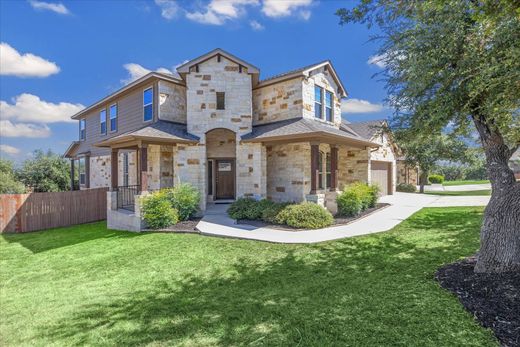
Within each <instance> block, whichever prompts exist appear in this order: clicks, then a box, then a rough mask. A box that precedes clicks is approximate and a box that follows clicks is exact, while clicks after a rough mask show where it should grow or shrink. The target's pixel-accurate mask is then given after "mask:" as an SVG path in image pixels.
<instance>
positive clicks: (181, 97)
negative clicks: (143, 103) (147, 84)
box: [158, 81, 187, 124]
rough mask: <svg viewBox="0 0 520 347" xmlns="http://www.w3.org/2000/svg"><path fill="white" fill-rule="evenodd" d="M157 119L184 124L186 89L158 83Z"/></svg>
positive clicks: (172, 84) (175, 85)
mask: <svg viewBox="0 0 520 347" xmlns="http://www.w3.org/2000/svg"><path fill="white" fill-rule="evenodd" d="M158 89H159V119H161V120H167V121H171V122H177V123H183V124H186V121H187V117H186V87H183V86H180V85H178V84H174V83H171V82H167V81H159V88H158Z"/></svg>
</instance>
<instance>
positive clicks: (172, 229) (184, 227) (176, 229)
mask: <svg viewBox="0 0 520 347" xmlns="http://www.w3.org/2000/svg"><path fill="white" fill-rule="evenodd" d="M200 220H201V218H192V219H189V220H184V221H180V222H179V223H177V224H175V225H170V226H169V227H167V228H164V229H157V230H145V231H151V232H156V233H157V232H159V233H198V230H197V229H195V227H196V226H197V224H198V223H199V222H200Z"/></svg>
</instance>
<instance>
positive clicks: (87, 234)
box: [2, 222, 142, 253]
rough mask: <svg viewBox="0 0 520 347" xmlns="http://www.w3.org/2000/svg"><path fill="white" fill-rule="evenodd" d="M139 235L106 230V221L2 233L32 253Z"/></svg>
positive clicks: (10, 241)
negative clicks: (33, 230) (43, 234)
mask: <svg viewBox="0 0 520 347" xmlns="http://www.w3.org/2000/svg"><path fill="white" fill-rule="evenodd" d="M101 231H102V232H101ZM42 233H45V238H43V237H41V235H42ZM139 235H142V234H138V233H130V232H125V231H116V230H107V229H106V222H95V223H87V224H81V225H74V226H70V227H64V228H55V229H49V230H42V231H35V232H30V233H18V234H2V238H3V239H4V240H5V241H6V242H8V243H18V244H20V245H21V246H22V247H24V248H26V249H28V250H29V251H31V252H32V253H40V252H45V251H48V250H53V249H57V248H61V247H67V246H72V245H76V244H79V243H83V242H88V241H93V240H98V239H109V238H129V237H138V236H139Z"/></svg>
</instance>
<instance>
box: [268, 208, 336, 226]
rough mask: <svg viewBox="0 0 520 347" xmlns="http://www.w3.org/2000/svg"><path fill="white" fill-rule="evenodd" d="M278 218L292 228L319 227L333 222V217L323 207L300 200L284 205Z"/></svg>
mask: <svg viewBox="0 0 520 347" xmlns="http://www.w3.org/2000/svg"><path fill="white" fill-rule="evenodd" d="M278 219H279V220H280V221H281V222H283V224H287V225H289V226H291V227H294V228H304V229H319V228H325V227H328V226H330V225H332V224H333V223H334V217H333V216H332V214H331V213H330V212H329V211H327V210H326V209H325V208H323V207H321V206H320V205H318V204H315V203H312V202H302V203H300V204H291V205H288V206H286V207H285V208H284V209H283V210H282V211H281V212H280V213H279V214H278Z"/></svg>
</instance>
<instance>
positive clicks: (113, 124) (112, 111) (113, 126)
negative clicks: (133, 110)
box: [110, 104, 117, 131]
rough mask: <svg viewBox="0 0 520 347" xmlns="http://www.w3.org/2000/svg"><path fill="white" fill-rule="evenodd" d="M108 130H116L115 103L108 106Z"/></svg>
mask: <svg viewBox="0 0 520 347" xmlns="http://www.w3.org/2000/svg"><path fill="white" fill-rule="evenodd" d="M110 131H117V104H113V105H112V106H110Z"/></svg>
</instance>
